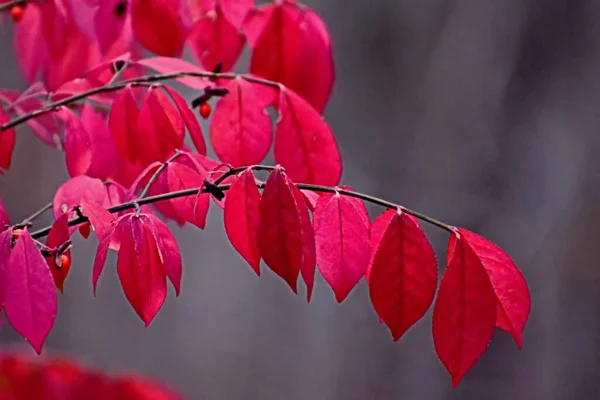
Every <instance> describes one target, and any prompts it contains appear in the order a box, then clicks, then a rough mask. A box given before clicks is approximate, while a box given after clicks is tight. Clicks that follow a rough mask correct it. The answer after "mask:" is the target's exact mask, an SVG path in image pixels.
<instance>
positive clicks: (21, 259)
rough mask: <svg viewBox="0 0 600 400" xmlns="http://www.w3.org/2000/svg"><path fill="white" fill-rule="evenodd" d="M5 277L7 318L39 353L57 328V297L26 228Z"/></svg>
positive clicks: (18, 241) (8, 263)
mask: <svg viewBox="0 0 600 400" xmlns="http://www.w3.org/2000/svg"><path fill="white" fill-rule="evenodd" d="M4 277H5V292H4V311H5V313H6V318H7V319H8V322H9V323H10V324H11V325H12V327H13V328H14V329H15V331H17V332H18V333H19V334H20V335H21V336H23V337H24V338H25V339H26V340H27V341H28V342H29V343H30V344H31V346H32V347H33V349H34V350H35V351H36V352H37V353H38V354H40V353H41V351H42V346H43V344H44V341H45V340H46V337H47V336H48V333H50V330H51V329H52V326H53V325H54V319H55V317H56V312H57V295H56V289H55V286H54V279H53V278H52V274H51V273H50V270H49V269H48V265H47V264H46V262H45V260H44V257H42V255H41V254H40V251H39V249H38V248H37V245H36V244H35V242H34V241H33V239H32V238H31V236H30V234H29V232H28V231H27V229H24V230H23V232H22V233H21V236H20V237H19V239H18V240H17V242H16V244H15V246H14V248H13V249H12V251H11V253H10V257H9V259H8V262H7V263H6V264H5V268H4Z"/></svg>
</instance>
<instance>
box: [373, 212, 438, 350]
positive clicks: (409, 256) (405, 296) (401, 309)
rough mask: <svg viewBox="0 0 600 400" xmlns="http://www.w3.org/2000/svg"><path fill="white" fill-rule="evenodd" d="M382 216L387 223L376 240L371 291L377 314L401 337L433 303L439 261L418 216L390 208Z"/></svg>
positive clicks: (393, 334)
mask: <svg viewBox="0 0 600 400" xmlns="http://www.w3.org/2000/svg"><path fill="white" fill-rule="evenodd" d="M389 216H391V218H389ZM380 218H381V219H383V220H385V221H386V224H385V228H384V229H383V232H382V234H380V235H378V236H377V238H376V239H375V240H376V241H375V243H373V253H374V255H373V257H372V269H371V273H370V282H369V293H370V297H371V302H372V303H373V306H374V307H375V310H376V311H377V314H378V315H379V316H380V318H381V319H382V320H383V321H384V322H385V324H386V325H387V326H388V328H389V329H390V331H391V333H392V337H393V339H394V341H397V340H399V339H400V337H401V336H402V335H403V334H404V333H405V332H406V330H408V329H409V328H410V327H411V326H412V325H413V324H415V323H416V322H417V321H418V320H419V319H421V318H422V317H423V315H425V313H426V312H427V310H428V309H429V307H430V306H431V303H432V302H433V297H434V295H435V289H436V286H437V263H436V259H435V253H434V251H433V248H432V247H431V245H430V244H429V241H428V240H427V237H426V236H425V234H424V233H423V231H422V229H421V227H420V226H419V224H418V222H417V220H416V219H415V218H414V217H412V216H410V215H408V214H406V213H403V212H402V213H398V212H397V211H396V210H389V211H387V212H386V213H384V214H383V215H382V216H380ZM379 223H380V222H377V221H376V222H375V223H374V224H373V226H376V224H379Z"/></svg>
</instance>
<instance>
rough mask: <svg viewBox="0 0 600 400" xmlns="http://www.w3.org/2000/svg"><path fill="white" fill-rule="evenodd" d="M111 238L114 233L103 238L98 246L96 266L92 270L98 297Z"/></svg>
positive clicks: (94, 287) (95, 258)
mask: <svg viewBox="0 0 600 400" xmlns="http://www.w3.org/2000/svg"><path fill="white" fill-rule="evenodd" d="M113 232H114V230H113ZM111 236H112V233H111V234H110V235H107V236H104V237H102V238H101V239H100V243H99V244H98V248H97V249H96V256H95V257H94V266H93V268H92V287H93V289H94V296H95V295H96V289H97V287H98V279H100V275H102V270H103V269H104V264H106V256H107V255H108V248H109V247H110V243H111ZM117 239H118V240H119V243H120V237H117ZM119 249H120V247H119Z"/></svg>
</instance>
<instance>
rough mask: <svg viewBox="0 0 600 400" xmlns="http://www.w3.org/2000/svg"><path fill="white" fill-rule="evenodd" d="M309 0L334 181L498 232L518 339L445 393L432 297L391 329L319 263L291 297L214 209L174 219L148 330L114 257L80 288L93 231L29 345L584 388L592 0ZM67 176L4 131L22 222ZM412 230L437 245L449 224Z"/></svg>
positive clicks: (330, 377) (588, 363)
mask: <svg viewBox="0 0 600 400" xmlns="http://www.w3.org/2000/svg"><path fill="white" fill-rule="evenodd" d="M307 4H309V5H310V6H311V7H313V8H314V9H315V10H316V11H317V12H318V13H319V14H320V15H321V16H322V17H323V19H324V20H325V21H326V23H327V25H328V26H329V29H330V31H331V35H332V38H333V45H334V52H335V59H336V67H337V77H338V79H337V82H336V86H335V89H334V93H333V96H332V98H331V101H330V103H329V106H328V108H327V110H326V113H325V114H326V118H327V120H328V121H329V123H330V124H331V126H332V128H333V130H334V132H335V133H336V135H337V138H338V141H339V144H340V147H341V150H342V153H343V160H344V166H345V172H344V176H343V183H344V184H347V185H351V186H353V187H355V188H356V189H357V190H360V191H364V192H369V193H373V194H375V195H377V196H380V197H383V198H386V199H389V200H391V201H395V202H398V203H401V204H403V205H406V206H408V207H411V208H414V209H416V210H419V211H422V212H424V213H427V214H429V215H431V216H433V217H435V218H439V219H442V220H444V221H446V222H448V223H452V224H457V225H462V226H464V227H466V228H468V229H471V230H475V231H476V232H478V233H480V234H482V235H484V236H486V237H488V238H489V239H491V240H492V241H494V242H496V243H497V244H499V245H500V246H501V247H503V248H504V249H505V250H506V251H507V252H508V253H509V254H510V255H511V256H512V257H513V258H514V259H515V260H516V262H517V264H518V265H519V266H520V267H521V269H522V271H523V273H524V274H525V277H526V278H527V280H528V282H529V285H530V289H531V292H532V301H533V307H532V313H531V317H530V320H529V323H528V325H527V327H526V329H525V335H524V349H523V350H522V351H521V352H519V351H518V350H517V348H516V346H515V345H514V342H513V341H512V339H511V338H510V337H509V336H508V334H506V333H504V332H501V331H498V332H497V333H496V334H495V336H494V340H493V341H492V343H491V345H490V347H489V349H488V351H487V352H486V354H485V355H484V356H483V357H482V359H481V360H480V361H479V362H478V363H477V364H476V365H475V367H474V368H473V369H472V370H471V371H470V372H469V373H468V374H467V376H466V377H465V378H464V380H463V381H462V383H461V384H460V385H459V387H458V388H457V389H454V390H452V389H451V385H450V378H449V376H448V375H447V374H446V372H445V370H444V369H443V366H442V365H441V363H440V362H439V361H438V359H437V357H436V355H435V353H434V350H433V344H432V339H431V313H429V314H428V315H427V316H426V318H424V319H423V320H422V321H421V322H420V323H419V324H418V325H417V326H415V327H414V328H413V329H411V330H410V331H409V332H408V333H407V334H406V335H405V336H404V337H403V338H402V340H401V341H400V342H398V343H392V341H391V338H390V335H389V333H388V331H387V329H386V328H385V327H384V326H382V325H379V324H378V322H377V317H376V315H375V313H374V311H373V309H372V306H371V305H370V302H369V298H368V291H367V288H366V285H365V284H364V282H363V283H361V284H360V285H359V286H358V287H357V288H356V289H355V290H354V291H353V292H352V293H351V295H350V296H349V298H348V299H347V300H346V301H345V302H344V303H343V304H342V305H338V304H337V303H336V302H335V300H334V298H333V294H332V293H331V291H330V290H329V288H328V287H327V286H326V284H325V282H324V281H323V279H322V278H320V279H318V281H317V285H316V292H315V294H314V296H313V301H312V302H311V303H310V304H306V302H305V301H304V294H303V293H302V294H301V295H299V296H293V295H292V294H291V292H290V290H289V288H288V287H287V286H286V285H285V284H284V283H283V281H281V280H280V279H279V278H277V277H275V276H274V274H272V273H270V272H269V271H267V270H266V269H264V270H263V271H264V272H263V276H262V277H261V278H257V277H256V276H255V275H254V274H253V272H252V271H251V269H250V268H249V267H248V266H247V265H246V264H245V263H244V262H243V260H242V259H241V257H239V256H238V255H237V253H235V252H234V250H233V249H232V247H231V246H230V245H229V243H228V241H227V239H226V237H225V234H224V231H223V228H222V214H221V212H220V211H219V210H217V209H216V208H213V209H212V211H213V212H212V213H211V215H210V217H209V224H208V228H207V230H206V231H205V232H200V231H198V230H195V229H192V228H186V229H183V230H179V231H177V235H178V238H179V240H180V241H179V243H180V246H181V248H182V252H183V256H184V264H185V266H184V268H185V270H184V279H183V288H182V295H181V297H180V298H179V299H175V297H174V296H173V294H172V293H171V294H170V295H169V298H168V299H167V302H166V304H165V306H164V308H163V310H162V311H161V312H160V313H159V315H158V316H157V318H156V319H155V321H154V322H153V323H152V325H151V326H150V327H149V328H147V329H145V328H143V324H142V323H141V321H140V320H139V319H138V318H137V317H136V315H135V314H134V312H133V311H132V310H131V308H130V307H129V305H128V304H127V302H126V300H125V297H124V295H123V294H122V291H121V288H120V286H119V284H118V280H117V277H116V271H115V268H114V265H115V262H116V258H115V257H114V255H111V257H110V258H109V263H108V264H107V268H106V269H105V274H104V276H103V277H102V279H101V281H100V286H99V291H98V296H97V298H93V296H92V291H91V265H92V260H93V254H94V251H95V246H96V242H95V239H90V240H89V241H83V240H77V242H76V243H75V253H74V259H75V260H74V266H73V267H72V272H71V275H70V277H69V278H68V280H67V282H66V293H65V295H63V296H62V297H61V299H60V306H59V315H58V318H57V321H56V326H55V328H54V330H53V331H52V333H51V334H50V336H49V338H48V341H47V344H46V350H47V351H48V352H49V353H51V352H60V353H66V354H70V355H73V356H75V357H78V358H80V359H82V360H83V361H85V362H89V363H91V364H93V365H96V366H99V367H102V368H108V369H111V370H115V371H122V370H137V371H141V372H143V373H145V374H148V375H151V376H154V377H156V378H159V379H161V380H163V381H165V382H167V383H168V384H170V385H172V386H173V387H175V388H178V389H179V390H181V391H182V392H183V393H184V394H186V395H188V396H189V398H191V399H248V400H253V399H281V398H285V399H290V400H291V399H351V400H354V399H357V400H358V399H434V400H435V399H461V400H463V399H464V400H467V399H503V400H504V399H507V398H512V399H581V400H588V399H597V398H600V370H599V369H598V366H599V357H600V351H599V348H598V345H599V343H600V336H599V328H600V327H599V326H598V320H599V317H600V313H599V311H600V310H599V309H598V308H599V305H600V279H599V278H600V265H599V262H598V260H599V257H598V256H599V255H600V254H599V253H600V246H598V245H597V240H598V236H599V233H600V206H599V205H598V204H599V200H600V159H599V157H598V155H597V154H596V152H597V151H598V148H599V145H600V143H599V141H600V112H599V111H598V105H600V24H598V23H597V21H598V20H599V19H600V2H597V1H593V0H502V1H498V0H395V1H391V0H389V1H377V2H374V1H372V0H371V1H368V0H353V1H344V0H327V1H324V0H320V1H319V0H312V1H307ZM10 41H11V28H10V24H6V25H4V26H2V27H1V28H0V48H1V49H2V55H3V57H2V61H0V70H1V73H0V87H5V88H13V89H24V84H23V82H22V80H21V77H20V74H19V72H18V71H17V68H16V65H15V61H14V57H13V53H12V47H11V45H10ZM242 65H244V64H242ZM65 179H66V172H65V167H64V161H63V157H62V155H61V154H59V153H58V152H56V151H55V150H53V149H50V148H47V147H44V146H43V145H42V144H41V143H40V142H39V141H37V140H35V139H34V138H33V136H32V135H31V134H30V133H29V132H28V131H27V129H26V128H21V129H20V130H19V131H18V146H17V150H16V155H15V159H14V166H13V168H12V171H11V172H10V173H9V174H7V175H6V176H4V177H3V178H0V197H1V198H2V199H3V200H4V201H5V204H6V206H7V208H8V210H9V212H10V213H11V216H12V217H13V219H14V220H20V219H21V218H24V217H25V216H27V215H28V214H30V213H31V212H32V211H33V210H35V209H37V208H39V207H40V206H42V205H43V204H45V203H46V202H47V201H48V199H50V198H51V197H52V195H53V193H54V191H55V190H56V188H57V187H58V186H59V185H60V184H61V183H62V182H63V181H64V180H65ZM370 211H373V212H378V211H380V210H378V209H371V210H370ZM49 222H50V220H49V219H48V218H46V219H41V220H40V224H42V223H43V224H46V223H49ZM427 233H428V234H429V237H430V238H431V239H432V242H433V244H434V247H435V249H436V251H437V252H438V255H439V256H440V257H441V259H444V258H443V257H444V251H445V246H446V241H447V234H446V233H445V232H441V231H439V230H435V229H430V228H427ZM0 332H1V333H0V336H1V338H2V341H3V342H4V343H15V342H19V339H18V338H17V336H16V335H15V334H14V333H13V332H11V330H10V328H3V329H2V331H0Z"/></svg>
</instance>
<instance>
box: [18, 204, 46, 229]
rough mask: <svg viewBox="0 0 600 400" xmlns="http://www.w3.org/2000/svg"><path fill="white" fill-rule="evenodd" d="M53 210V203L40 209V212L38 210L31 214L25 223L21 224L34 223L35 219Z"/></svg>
mask: <svg viewBox="0 0 600 400" xmlns="http://www.w3.org/2000/svg"><path fill="white" fill-rule="evenodd" d="M51 208H52V202H50V203H48V204H46V205H45V206H44V207H42V208H40V209H39V210H37V211H36V212H34V213H33V214H31V215H30V216H29V217H27V218H25V219H24V220H23V222H21V224H22V225H27V224H29V223H31V222H33V221H34V220H35V219H37V218H38V217H40V216H41V215H42V214H44V213H45V212H46V211H48V210H50V209H51Z"/></svg>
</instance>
